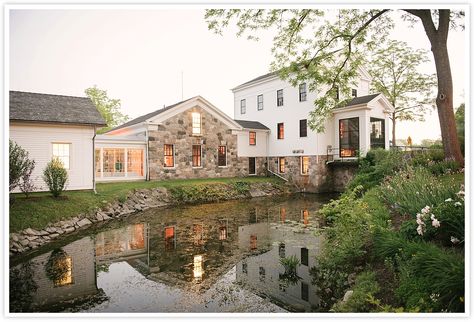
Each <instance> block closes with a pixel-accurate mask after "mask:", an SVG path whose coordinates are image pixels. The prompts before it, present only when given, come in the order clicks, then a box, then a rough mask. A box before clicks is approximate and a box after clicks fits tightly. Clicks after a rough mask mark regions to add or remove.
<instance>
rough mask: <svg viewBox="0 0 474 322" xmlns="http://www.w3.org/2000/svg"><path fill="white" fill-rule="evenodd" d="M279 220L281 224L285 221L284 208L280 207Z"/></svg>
mask: <svg viewBox="0 0 474 322" xmlns="http://www.w3.org/2000/svg"><path fill="white" fill-rule="evenodd" d="M280 221H281V223H282V224H284V223H285V221H286V208H280Z"/></svg>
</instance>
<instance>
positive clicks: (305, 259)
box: [301, 247, 309, 266]
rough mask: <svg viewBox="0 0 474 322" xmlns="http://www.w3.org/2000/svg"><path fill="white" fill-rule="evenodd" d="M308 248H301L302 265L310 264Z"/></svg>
mask: <svg viewBox="0 0 474 322" xmlns="http://www.w3.org/2000/svg"><path fill="white" fill-rule="evenodd" d="M308 260H309V256H308V248H306V247H303V248H301V265H304V266H308V263H309V261H308Z"/></svg>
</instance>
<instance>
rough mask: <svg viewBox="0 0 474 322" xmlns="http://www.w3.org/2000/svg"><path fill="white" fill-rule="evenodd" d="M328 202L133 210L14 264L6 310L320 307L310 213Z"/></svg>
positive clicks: (299, 200) (297, 200) (312, 200)
mask: <svg viewBox="0 0 474 322" xmlns="http://www.w3.org/2000/svg"><path fill="white" fill-rule="evenodd" d="M325 201H326V199H321V198H320V197H316V196H309V197H299V198H291V199H284V198H280V199H260V200H251V201H233V202H226V203H220V204H213V205H199V206H191V207H183V208H175V209H160V210H154V211H148V212H145V213H143V214H142V215H140V216H136V218H135V217H130V218H129V219H128V220H127V221H126V222H124V223H122V224H121V225H122V226H121V227H118V228H115V229H110V228H109V229H108V230H105V229H106V228H104V230H103V231H101V232H98V233H96V234H95V235H94V236H85V237H78V239H77V240H75V241H74V242H71V243H69V244H66V245H61V246H60V247H58V248H57V249H56V250H53V251H48V252H45V253H43V254H41V255H38V256H36V257H34V258H33V259H30V260H24V261H23V262H22V263H20V264H16V265H15V266H14V267H12V268H11V270H10V286H11V288H12V294H11V297H10V298H11V303H13V304H12V305H11V306H10V309H11V310H12V311H63V310H67V311H91V312H107V311H108V312H128V311H141V312H205V311H216V312H218V311H232V310H235V311H253V310H254V311H262V310H263V311H278V310H281V309H280V308H279V307H278V306H280V307H282V308H284V309H288V310H292V311H295V310H296V311H311V310H313V309H314V308H316V307H317V305H318V299H317V297H316V295H315V286H314V285H312V284H311V277H310V274H309V269H310V267H312V266H314V264H315V263H314V261H315V255H316V254H317V253H318V251H319V248H318V245H319V237H316V235H315V234H314V231H315V229H316V228H317V227H319V221H318V218H317V217H316V216H315V214H316V212H317V209H318V208H319V207H320V206H321V204H322V203H323V202H325ZM134 221H135V222H134ZM111 225H116V226H117V225H119V224H117V223H111ZM282 263H283V264H282ZM285 263H286V264H285ZM288 265H289V266H288ZM290 266H291V267H292V268H291V270H290V269H288V267H290ZM31 267H37V269H31ZM52 268H55V269H56V270H57V271H59V272H60V274H59V275H58V276H57V277H56V278H51V274H50V273H48V271H51V269H52ZM20 280H22V281H25V283H24V284H21V283H19V281H20ZM20 285H23V287H19V286H20ZM25 285H27V286H28V287H25ZM223 289H225V291H223ZM12 299H13V301H12ZM15 299H16V300H15ZM18 299H21V300H18ZM267 299H270V301H271V302H268V300H267ZM22 301H23V302H22ZM272 303H273V304H272ZM275 304H276V305H277V306H276V305H275ZM256 305H258V306H259V307H256Z"/></svg>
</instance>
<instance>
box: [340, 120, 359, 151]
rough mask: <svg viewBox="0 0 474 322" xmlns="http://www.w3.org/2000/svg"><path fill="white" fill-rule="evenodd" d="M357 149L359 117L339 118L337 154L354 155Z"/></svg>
mask: <svg viewBox="0 0 474 322" xmlns="http://www.w3.org/2000/svg"><path fill="white" fill-rule="evenodd" d="M358 150H359V118H358V117H354V118H350V119H343V120H339V156H340V157H341V158H342V157H355V156H356V155H357V151H358Z"/></svg>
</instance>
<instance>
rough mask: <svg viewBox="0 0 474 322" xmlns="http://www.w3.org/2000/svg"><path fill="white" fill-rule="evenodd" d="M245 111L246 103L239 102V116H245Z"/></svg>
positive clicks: (243, 101) (244, 101)
mask: <svg viewBox="0 0 474 322" xmlns="http://www.w3.org/2000/svg"><path fill="white" fill-rule="evenodd" d="M246 110H247V101H246V100H245V99H243V100H240V114H245V112H246Z"/></svg>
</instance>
